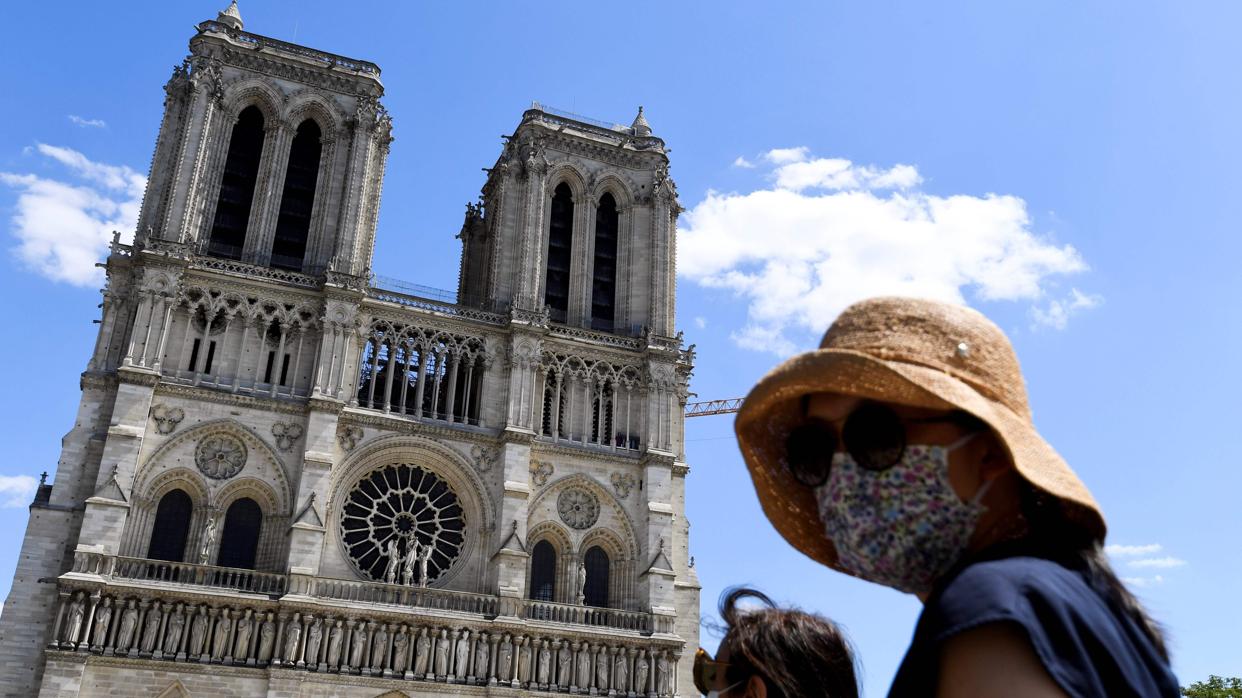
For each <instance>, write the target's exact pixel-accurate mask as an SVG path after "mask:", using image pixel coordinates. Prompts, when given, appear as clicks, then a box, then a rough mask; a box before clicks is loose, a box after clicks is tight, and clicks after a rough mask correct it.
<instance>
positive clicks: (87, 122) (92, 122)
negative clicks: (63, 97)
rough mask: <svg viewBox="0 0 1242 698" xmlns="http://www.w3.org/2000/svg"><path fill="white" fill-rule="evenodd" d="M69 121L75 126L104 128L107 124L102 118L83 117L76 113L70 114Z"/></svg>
mask: <svg viewBox="0 0 1242 698" xmlns="http://www.w3.org/2000/svg"><path fill="white" fill-rule="evenodd" d="M69 121H70V122H71V123H73V124H74V125H75V126H81V127H82V128H104V127H105V126H107V125H108V124H107V122H106V121H104V120H103V119H83V118H82V117H80V116H78V115H77V114H70V115H69Z"/></svg>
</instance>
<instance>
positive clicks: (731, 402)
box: [686, 397, 744, 417]
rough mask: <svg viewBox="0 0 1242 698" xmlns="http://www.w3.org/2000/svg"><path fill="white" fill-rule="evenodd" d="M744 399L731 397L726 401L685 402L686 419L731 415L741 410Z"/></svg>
mask: <svg viewBox="0 0 1242 698" xmlns="http://www.w3.org/2000/svg"><path fill="white" fill-rule="evenodd" d="M743 399H744V398H740V397H733V398H729V399H728V400H703V401H701V402H687V403H686V416H687V417H709V416H711V415H713V414H733V413H734V412H737V411H738V410H740V409H741V408H742V400H743Z"/></svg>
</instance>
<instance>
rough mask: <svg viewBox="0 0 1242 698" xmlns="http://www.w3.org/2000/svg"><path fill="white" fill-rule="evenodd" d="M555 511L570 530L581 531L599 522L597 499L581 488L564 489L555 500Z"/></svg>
mask: <svg viewBox="0 0 1242 698" xmlns="http://www.w3.org/2000/svg"><path fill="white" fill-rule="evenodd" d="M556 511H557V513H558V514H560V515H561V521H564V522H565V523H566V524H567V525H568V526H569V527H570V528H576V529H578V530H583V529H587V528H590V527H592V526H594V525H595V522H596V521H598V520H599V499H598V498H596V496H595V494H594V493H592V492H591V491H590V490H587V489H585V488H582V487H566V488H565V489H564V490H563V491H561V494H560V496H558V497H557V498H556Z"/></svg>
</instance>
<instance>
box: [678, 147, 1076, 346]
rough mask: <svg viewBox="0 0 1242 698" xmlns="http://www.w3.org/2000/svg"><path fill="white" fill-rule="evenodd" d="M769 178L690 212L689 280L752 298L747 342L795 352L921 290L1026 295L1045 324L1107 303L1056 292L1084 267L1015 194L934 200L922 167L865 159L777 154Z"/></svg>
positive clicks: (740, 333) (940, 294) (990, 296)
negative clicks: (1041, 228) (832, 327)
mask: <svg viewBox="0 0 1242 698" xmlns="http://www.w3.org/2000/svg"><path fill="white" fill-rule="evenodd" d="M759 160H760V161H761V162H764V163H767V164H768V165H769V171H768V172H767V177H768V182H769V185H768V186H767V187H764V188H760V189H757V190H755V191H751V192H748V193H720V192H716V191H709V192H708V194H707V196H706V198H705V199H703V201H701V202H699V203H698V204H697V205H696V206H694V207H693V208H691V209H690V210H688V211H687V212H686V213H685V214H684V215H683V217H682V220H681V230H680V232H679V238H680V248H679V249H678V256H677V258H678V264H679V266H680V272H681V273H682V275H683V276H685V277H686V278H688V279H690V280H692V281H694V282H696V283H699V284H700V285H703V286H706V287H710V288H723V289H728V290H731V291H733V292H735V293H736V294H738V295H739V296H740V297H743V298H745V299H746V300H747V302H748V309H747V321H746V324H745V325H744V326H743V327H742V328H740V329H739V330H737V331H735V332H734V333H733V339H734V341H735V342H736V343H737V344H739V345H740V346H743V347H747V348H752V349H758V350H763V351H772V352H775V353H777V354H789V353H792V352H793V351H795V350H796V349H797V348H798V346H799V345H800V344H805V343H806V342H807V341H810V339H812V338H814V337H816V336H817V335H818V334H819V333H820V332H822V331H823V330H824V328H825V327H827V326H828V325H829V324H830V323H831V322H832V320H833V319H835V318H836V316H837V315H838V314H839V313H840V311H841V310H842V309H843V308H845V306H847V305H849V304H850V303H852V302H854V301H857V300H860V299H862V298H867V297H870V296H876V295H910V296H923V297H929V298H937V299H941V300H945V301H950V302H955V303H965V302H966V297H967V294H969V295H970V296H971V297H972V298H974V299H978V300H983V301H1025V302H1028V303H1030V304H1031V306H1030V307H1031V313H1032V314H1033V315H1036V316H1037V319H1036V322H1037V323H1038V324H1040V325H1046V326H1050V327H1064V326H1065V322H1066V321H1067V320H1068V319H1069V317H1070V316H1071V315H1073V314H1074V313H1076V312H1081V311H1083V310H1085V309H1087V308H1088V307H1091V306H1092V305H1095V304H1098V303H1099V302H1100V299H1099V298H1098V297H1096V296H1090V295H1088V294H1085V293H1081V292H1078V291H1077V290H1075V291H1073V292H1072V293H1071V295H1070V296H1069V297H1068V298H1063V299H1060V300H1056V299H1054V298H1052V297H1051V296H1052V295H1053V294H1052V291H1053V288H1054V286H1055V285H1056V281H1055V279H1056V277H1060V276H1063V275H1068V274H1076V273H1080V272H1083V271H1085V270H1086V269H1087V265H1086V262H1084V261H1083V259H1082V257H1081V255H1079V253H1078V251H1077V250H1075V249H1074V248H1073V247H1072V246H1070V245H1061V244H1057V243H1055V242H1053V241H1051V240H1048V239H1047V238H1045V237H1042V236H1040V235H1037V234H1036V233H1035V232H1034V231H1032V230H1031V220H1030V216H1029V215H1028V213H1027V207H1026V203H1025V202H1024V201H1023V200H1022V199H1020V198H1018V197H1015V196H1005V195H997V194H987V195H984V196H972V195H966V194H955V195H947V196H941V195H933V194H928V193H926V192H924V191H922V190H921V189H920V184H921V183H922V177H921V176H920V174H919V172H918V170H917V168H915V167H914V166H911V165H896V166H893V167H889V168H882V167H874V166H867V165H857V164H855V163H852V162H850V161H849V160H844V159H840V158H817V157H812V155H811V153H810V151H809V150H808V149H807V148H805V147H798V148H779V149H775V150H770V151H768V152H767V153H765V154H764V155H763V156H762V157H761V158H759Z"/></svg>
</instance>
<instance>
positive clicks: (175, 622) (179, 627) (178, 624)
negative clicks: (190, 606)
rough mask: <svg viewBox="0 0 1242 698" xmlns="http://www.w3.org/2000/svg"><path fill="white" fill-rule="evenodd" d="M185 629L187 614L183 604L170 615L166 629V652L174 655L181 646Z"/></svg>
mask: <svg viewBox="0 0 1242 698" xmlns="http://www.w3.org/2000/svg"><path fill="white" fill-rule="evenodd" d="M184 631H185V615H183V614H182V612H181V606H180V605H178V606H177V610H176V611H174V612H173V614H172V615H170V616H169V617H168V627H167V628H165V629H164V654H167V655H169V656H173V655H176V654H177V650H178V649H180V647H181V633H183V632H184Z"/></svg>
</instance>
